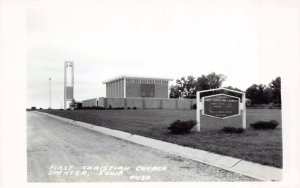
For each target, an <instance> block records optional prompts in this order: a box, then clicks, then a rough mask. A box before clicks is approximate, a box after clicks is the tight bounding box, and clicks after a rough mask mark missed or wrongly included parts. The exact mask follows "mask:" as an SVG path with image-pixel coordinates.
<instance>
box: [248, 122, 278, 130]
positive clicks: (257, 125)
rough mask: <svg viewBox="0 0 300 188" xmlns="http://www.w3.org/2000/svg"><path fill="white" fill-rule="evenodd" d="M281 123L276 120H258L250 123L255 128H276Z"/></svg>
mask: <svg viewBox="0 0 300 188" xmlns="http://www.w3.org/2000/svg"><path fill="white" fill-rule="evenodd" d="M278 125H279V123H278V122H277V121H275V120H271V121H258V122H255V123H252V124H250V126H251V127H252V128H253V129H275V128H276V127H277V126H278Z"/></svg>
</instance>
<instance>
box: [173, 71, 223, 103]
mask: <svg viewBox="0 0 300 188" xmlns="http://www.w3.org/2000/svg"><path fill="white" fill-rule="evenodd" d="M225 80H226V76H224V75H223V74H216V73H214V72H212V73H209V74H207V75H201V77H198V78H197V79H195V77H193V76H188V77H187V78H185V77H182V78H180V79H177V80H176V85H175V86H174V85H173V86H171V88H170V90H171V92H170V98H179V97H183V98H190V99H193V98H196V92H197V91H201V90H207V89H216V88H219V87H221V86H222V83H223V82H224V81H225Z"/></svg>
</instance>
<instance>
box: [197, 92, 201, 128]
mask: <svg viewBox="0 0 300 188" xmlns="http://www.w3.org/2000/svg"><path fill="white" fill-rule="evenodd" d="M200 100H201V99H200V92H199V91H197V93H196V105H197V110H196V113H197V124H196V132H200V122H201V115H200V113H201V107H202V104H201V101H200Z"/></svg>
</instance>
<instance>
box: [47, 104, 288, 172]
mask: <svg viewBox="0 0 300 188" xmlns="http://www.w3.org/2000/svg"><path fill="white" fill-rule="evenodd" d="M44 112H48V113H51V114H54V115H57V116H61V117H66V118H69V119H73V120H76V121H82V122H86V123H90V124H94V125H98V126H102V127H107V128H111V129H115V130H121V131H125V132H129V133H132V134H137V135H141V136H146V137H149V138H154V139H159V140H163V141H167V142H171V143H175V144H179V145H182V146H187V147H192V148H197V149H202V150H206V151H210V152H214V153H219V154H223V155H227V156H232V157H236V158H241V159H244V160H247V161H252V162H256V163H260V164H264V165H270V166H275V167H280V168H282V122H281V110H278V109H248V110H247V130H246V131H245V132H244V133H242V134H228V133H223V132H221V131H220V130H221V129H222V128H223V127H224V126H233V127H241V117H240V116H237V117H233V118H228V119H225V120H219V119H215V118H211V117H207V116H202V115H201V132H199V133H196V132H192V133H189V134H185V135H173V134H171V133H170V132H169V130H168V129H167V128H168V127H169V126H170V124H171V123H172V122H173V121H175V120H178V119H179V120H196V111H195V110H166V109H149V110H148V109H138V110H67V111H64V110H51V111H49V110H44ZM261 120H263V121H268V120H276V121H278V122H279V126H278V127H277V128H276V129H274V130H253V129H252V128H251V127H250V126H249V125H250V123H254V122H256V121H261Z"/></svg>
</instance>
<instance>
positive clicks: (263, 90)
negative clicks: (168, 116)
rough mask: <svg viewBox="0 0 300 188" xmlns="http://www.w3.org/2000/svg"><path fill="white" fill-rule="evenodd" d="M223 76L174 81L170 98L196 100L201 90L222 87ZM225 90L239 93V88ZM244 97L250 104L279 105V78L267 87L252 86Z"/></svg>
mask: <svg viewBox="0 0 300 188" xmlns="http://www.w3.org/2000/svg"><path fill="white" fill-rule="evenodd" d="M226 78H227V77H226V76H225V75H223V74H216V73H215V72H212V73H209V74H207V75H201V76H200V77H197V78H196V77H193V76H187V77H186V78H185V77H182V78H180V79H177V80H176V84H175V85H172V86H171V88H170V89H171V90H170V98H189V99H194V98H196V92H197V91H201V90H208V89H216V88H220V87H222V84H223V82H224V81H225V80H226ZM225 88H228V89H232V90H236V91H241V90H240V89H239V88H236V87H232V86H227V87H225ZM245 92H246V97H247V98H248V99H250V100H251V104H270V103H273V104H276V105H281V78H280V77H277V78H275V79H274V80H272V81H271V82H270V83H269V84H268V85H264V84H253V85H251V86H250V87H248V88H247V89H246V91H245Z"/></svg>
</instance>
